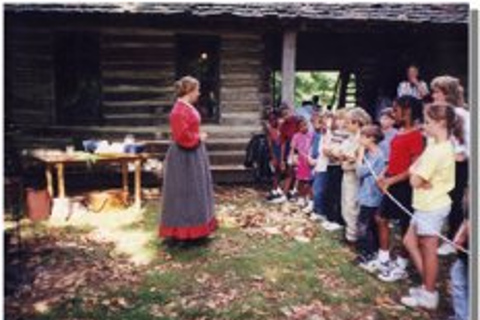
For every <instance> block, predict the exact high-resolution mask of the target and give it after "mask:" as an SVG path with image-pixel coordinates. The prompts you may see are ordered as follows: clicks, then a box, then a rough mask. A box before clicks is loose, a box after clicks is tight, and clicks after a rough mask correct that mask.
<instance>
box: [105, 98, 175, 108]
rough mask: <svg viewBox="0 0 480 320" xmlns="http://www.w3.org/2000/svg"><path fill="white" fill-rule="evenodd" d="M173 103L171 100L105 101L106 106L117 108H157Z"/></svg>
mask: <svg viewBox="0 0 480 320" xmlns="http://www.w3.org/2000/svg"><path fill="white" fill-rule="evenodd" d="M168 103H171V100H160V99H158V100H154V99H151V100H137V101H103V105H105V106H116V107H123V106H125V107H136V106H155V107H161V106H163V105H166V104H168Z"/></svg>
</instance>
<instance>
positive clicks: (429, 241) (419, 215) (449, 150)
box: [401, 103, 457, 309]
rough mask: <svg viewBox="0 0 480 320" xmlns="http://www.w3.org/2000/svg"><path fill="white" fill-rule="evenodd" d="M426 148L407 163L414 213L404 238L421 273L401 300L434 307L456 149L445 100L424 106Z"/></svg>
mask: <svg viewBox="0 0 480 320" xmlns="http://www.w3.org/2000/svg"><path fill="white" fill-rule="evenodd" d="M424 119H425V123H424V131H425V134H426V135H427V136H428V137H429V141H428V144H427V148H426V149H425V150H424V152H423V153H422V155H421V156H420V157H419V158H418V160H417V161H416V162H415V163H414V164H413V165H412V166H411V167H410V184H411V185H412V188H413V204H412V206H413V208H414V209H415V213H414V215H413V217H412V220H411V222H410V227H409V229H408V231H407V233H406V235H405V237H404V239H403V242H404V245H405V247H406V248H407V250H408V252H409V253H410V256H411V258H412V260H413V262H414V264H415V267H416V268H417V270H418V272H419V273H420V275H421V277H422V285H421V286H420V287H414V288H411V289H410V290H409V295H408V296H406V297H403V298H402V300H401V301H402V303H403V304H405V305H407V306H409V307H424V308H427V309H436V308H437V306H438V292H437V291H436V288H435V284H436V279H437V273H438V256H437V249H438V234H439V233H440V231H441V229H442V226H443V223H444V222H445V219H446V218H447V216H448V213H449V212H450V207H451V202H452V201H451V199H450V196H449V195H448V193H449V192H450V191H451V190H452V189H453V187H454V185H455V151H454V146H453V144H452V142H451V140H450V135H451V133H452V131H453V129H454V127H455V125H456V122H457V121H456V116H455V110H454V108H453V107H452V106H450V105H446V104H439V103H435V104H430V105H427V106H425V109H424Z"/></svg>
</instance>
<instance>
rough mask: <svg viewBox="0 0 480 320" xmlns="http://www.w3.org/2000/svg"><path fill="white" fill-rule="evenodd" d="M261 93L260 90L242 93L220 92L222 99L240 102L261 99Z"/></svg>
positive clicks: (223, 100)
mask: <svg viewBox="0 0 480 320" xmlns="http://www.w3.org/2000/svg"><path fill="white" fill-rule="evenodd" d="M260 100H261V94H260V92H258V93H257V92H252V93H242V92H229V93H221V94H220V101H222V102H227V101H229V102H230V101H239V102H251V101H255V102H256V101H260Z"/></svg>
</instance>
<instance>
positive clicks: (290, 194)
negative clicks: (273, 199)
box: [287, 189, 298, 202]
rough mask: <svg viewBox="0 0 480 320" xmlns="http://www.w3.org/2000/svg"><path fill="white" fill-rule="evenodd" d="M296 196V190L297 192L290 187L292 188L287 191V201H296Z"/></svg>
mask: <svg viewBox="0 0 480 320" xmlns="http://www.w3.org/2000/svg"><path fill="white" fill-rule="evenodd" d="M297 198H298V192H297V190H296V189H292V190H290V191H288V192H287V199H288V201H290V202H295V201H297Z"/></svg>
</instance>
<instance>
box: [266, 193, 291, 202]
mask: <svg viewBox="0 0 480 320" xmlns="http://www.w3.org/2000/svg"><path fill="white" fill-rule="evenodd" d="M285 201H287V197H285V195H284V194H283V193H281V194H278V195H277V196H276V197H275V198H273V199H272V200H270V201H269V203H273V204H278V203H284V202H285Z"/></svg>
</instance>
